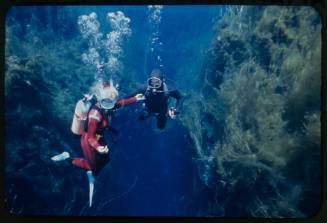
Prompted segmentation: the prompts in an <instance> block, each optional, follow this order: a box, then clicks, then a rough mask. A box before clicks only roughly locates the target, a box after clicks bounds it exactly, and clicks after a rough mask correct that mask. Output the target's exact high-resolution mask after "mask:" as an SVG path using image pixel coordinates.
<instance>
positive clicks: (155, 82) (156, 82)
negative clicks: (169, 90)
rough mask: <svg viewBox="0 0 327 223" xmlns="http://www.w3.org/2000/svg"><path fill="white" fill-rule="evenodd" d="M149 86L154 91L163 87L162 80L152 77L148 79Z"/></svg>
mask: <svg viewBox="0 0 327 223" xmlns="http://www.w3.org/2000/svg"><path fill="white" fill-rule="evenodd" d="M148 86H149V88H152V89H158V88H160V87H161V86H162V80H161V79H160V78H157V77H150V78H149V79H148Z"/></svg>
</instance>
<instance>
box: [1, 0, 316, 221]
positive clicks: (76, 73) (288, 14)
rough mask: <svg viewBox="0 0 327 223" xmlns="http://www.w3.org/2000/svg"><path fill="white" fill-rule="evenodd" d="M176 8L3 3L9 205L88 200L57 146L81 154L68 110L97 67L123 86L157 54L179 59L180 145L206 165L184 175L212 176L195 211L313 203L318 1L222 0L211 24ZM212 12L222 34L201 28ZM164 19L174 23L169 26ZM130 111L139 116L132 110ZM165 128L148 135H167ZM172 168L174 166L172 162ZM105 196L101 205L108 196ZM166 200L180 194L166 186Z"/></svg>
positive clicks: (135, 81) (245, 211)
mask: <svg viewBox="0 0 327 223" xmlns="http://www.w3.org/2000/svg"><path fill="white" fill-rule="evenodd" d="M168 8H169V6H151V7H148V8H146V9H147V10H144V12H143V11H142V13H143V14H142V13H140V12H141V11H137V10H139V9H133V10H135V11H133V10H132V9H128V7H126V8H124V10H122V11H124V13H122V12H121V11H119V10H117V9H116V8H115V9H113V8H110V7H108V8H104V9H101V8H97V9H96V8H95V7H93V8H89V9H86V8H83V7H80V8H74V7H59V6H58V7H57V6H51V7H14V8H12V9H11V10H10V11H9V12H8V14H7V17H6V27H5V28H6V30H5V31H6V33H5V89H4V91H5V122H6V125H5V139H6V140H5V205H6V207H7V209H8V211H9V212H10V213H12V214H19V215H25V214H26V215H34V214H37V215H85V214H86V213H87V211H86V209H87V200H88V197H87V196H88V195H87V194H86V193H85V188H87V181H86V176H85V174H84V173H83V172H82V171H80V170H79V169H77V168H72V167H71V165H70V164H69V163H64V164H61V165H60V168H59V167H58V165H56V164H54V163H52V162H51V160H50V159H49V157H51V156H52V155H54V154H56V153H59V152H62V150H63V149H64V150H67V151H68V152H69V153H71V154H74V155H80V154H79V152H80V150H79V140H78V139H76V138H74V137H73V135H72V133H71V132H70V125H71V118H72V114H73V111H74V107H75V103H76V102H77V101H78V100H79V99H80V98H81V96H82V94H83V93H87V92H89V91H90V90H92V89H90V87H91V86H92V85H93V84H94V83H95V80H97V79H102V78H103V79H105V78H106V77H108V75H109V74H110V75H112V77H113V78H114V79H115V80H116V81H117V82H118V83H119V85H120V87H119V90H120V95H122V96H124V95H126V94H128V93H131V91H132V90H135V89H136V88H137V87H138V86H139V85H140V84H142V83H144V82H145V80H146V77H147V73H148V72H149V71H150V70H151V69H152V68H153V67H152V66H153V65H155V66H157V67H161V68H164V69H166V70H168V71H170V72H167V73H168V74H169V75H171V76H169V77H168V78H170V79H173V80H174V83H173V84H174V85H175V86H174V87H177V88H178V89H180V90H181V91H182V92H183V95H185V100H184V103H183V109H182V112H181V114H180V115H179V124H182V125H183V126H184V127H185V129H186V130H187V132H186V133H187V134H185V135H186V136H184V137H185V138H186V139H189V138H190V139H191V141H190V143H188V144H189V145H191V146H190V148H186V147H185V148H183V150H181V151H188V149H190V150H192V152H191V151H190V153H189V154H188V153H185V154H183V156H185V157H187V156H190V159H192V161H194V165H195V166H196V168H197V169H198V175H199V177H200V178H201V180H199V181H197V179H194V180H193V185H195V186H193V188H192V187H190V188H191V189H190V188H188V189H189V190H190V191H191V190H193V191H191V192H190V193H193V194H194V197H196V198H199V197H200V196H201V195H202V194H201V193H200V190H201V189H199V188H202V186H203V185H204V187H206V188H208V191H207V192H208V193H207V194H206V195H207V196H208V198H207V197H205V196H204V195H203V197H204V198H203V200H201V201H200V199H199V200H197V199H195V200H194V204H191V205H190V206H192V205H193V206H194V207H195V208H194V210H195V209H197V212H192V213H191V214H190V213H188V216H226V217H268V218H283V217H291V218H297V217H308V216H312V215H314V214H316V213H317V211H318V210H319V207H320V203H321V194H320V193H321V182H320V177H321V173H320V165H321V163H320V160H321V159H320V152H321V132H320V129H321V122H320V117H321V107H320V104H321V94H320V93H321V29H322V28H321V21H320V18H319V15H318V13H317V12H316V11H315V10H314V9H313V8H311V7H295V6H294V7H293V6H287V7H286V6H283V7H281V6H267V7H259V6H229V7H227V8H224V9H217V15H216V16H215V17H213V18H212V19H211V20H213V21H214V23H215V24H214V27H211V24H209V23H208V24H202V23H203V22H202V20H199V19H197V18H196V16H194V17H193V16H192V17H186V16H185V18H186V19H188V20H186V23H187V24H192V30H188V31H185V32H181V29H180V27H187V24H182V23H181V24H179V23H178V22H176V19H175V18H174V17H171V18H169V19H170V20H169V19H168V18H167V17H168V15H173V12H170V11H169V9H168ZM182 8H183V7H182ZM166 9H167V10H166ZM129 10H130V11H129ZM165 10H166V11H165ZM177 10H178V9H177ZM179 10H181V9H179ZM93 11H96V13H94V12H93ZM132 12H133V13H135V15H133V16H134V17H132V16H131V14H132ZM136 12H137V13H139V14H137V13H136ZM169 13H171V14H169ZM133 18H136V19H133ZM144 18H146V19H148V21H147V20H146V19H145V20H144ZM167 21H169V22H170V23H169V22H167ZM178 25H179V26H178ZM209 26H210V29H211V28H212V29H214V35H213V36H211V35H210V34H207V35H205V36H204V35H203V33H201V32H203V30H206V27H209ZM203 27H204V28H203ZM210 31H211V30H210ZM163 33H169V34H170V33H174V35H170V36H169V38H168V37H165V38H164V36H163ZM194 34H195V35H194ZM204 40H205V41H204ZM206 41H207V42H210V44H209V48H208V47H207V44H206ZM167 65H168V66H167ZM169 69H171V70H169ZM166 70H164V71H166ZM172 71H173V72H172ZM171 73H172V74H171ZM173 75H174V76H173ZM168 78H167V79H168ZM169 84H170V83H169ZM125 115H126V117H128V118H130V119H133V118H134V113H133V112H125ZM134 121H135V120H134V119H133V120H132V121H131V122H134ZM128 124H129V120H125V122H124V123H122V125H123V126H125V127H126V128H130V126H129V125H128ZM136 126H137V125H136ZM171 126H173V127H171ZM169 127H171V129H172V128H174V127H176V124H173V123H169V124H168V128H169ZM131 129H132V128H131ZM171 129H170V130H171ZM165 131H166V130H165ZM136 132H137V130H136ZM144 133H145V131H139V134H140V135H142V134H143V135H144ZM149 134H150V133H149ZM156 134H157V133H156V132H155V133H153V132H151V134H150V135H155V136H156V137H157V138H155V139H160V137H159V136H158V134H157V135H156ZM161 134H162V135H163V133H161ZM134 135H137V134H135V133H134ZM177 135H178V134H177ZM180 135H183V133H179V135H178V136H180ZM165 139H172V140H176V141H178V140H180V138H179V137H177V136H172V135H170V136H167V135H165V137H163V138H161V141H160V143H161V144H160V148H162V151H164V152H163V154H164V155H165V156H164V157H168V156H169V155H171V153H168V152H166V151H167V148H166V147H167V145H168V144H165V143H167V142H166V141H165ZM152 141H154V140H152ZM152 141H151V140H149V144H151V143H152ZM126 142H127V141H126ZM126 144H127V143H126ZM176 144H177V145H181V144H183V142H182V141H181V142H180V143H179V144H178V143H176ZM189 145H187V146H189ZM142 149H143V150H142ZM139 151H146V152H147V153H146V154H141V153H140V154H137V155H139V156H141V157H142V156H144V157H148V158H149V157H150V158H151V156H154V153H150V152H149V151H147V150H146V148H141V149H139ZM193 154H196V157H191V156H193ZM156 155H157V156H162V154H161V155H160V154H159V155H158V154H156ZM128 159H130V160H133V159H136V158H133V157H132V156H131V157H128V158H126V160H128ZM117 162H120V161H117ZM131 162H132V161H131ZM178 162H179V160H178V161H176V163H177V164H176V165H179V166H183V165H182V164H181V163H178ZM142 163H146V164H147V163H158V164H159V163H160V162H159V161H158V162H156V161H152V162H151V161H149V160H142ZM160 164H162V163H160ZM123 165H126V169H128V168H130V169H137V167H134V166H131V167H128V168H127V165H128V164H123ZM169 165H170V164H169ZM141 166H142V165H141ZM184 166H187V165H186V164H184ZM187 167H188V168H189V166H187ZM169 168H171V166H169ZM169 168H168V167H166V169H167V174H168V173H169V174H172V173H171V172H173V171H174V170H172V171H171V172H168V169H169ZM121 169H122V170H121V171H122V172H121V173H119V172H118V173H114V174H112V175H114V176H117V179H115V180H113V181H115V182H111V184H112V185H113V186H112V188H114V187H115V186H116V187H120V186H121V185H119V183H118V182H120V181H119V179H120V178H124V177H128V176H130V175H128V173H124V172H123V169H124V168H121ZM144 169H146V168H145V167H144ZM148 169H149V170H147V171H148V172H147V173H151V172H154V171H153V170H152V169H151V168H148ZM188 171H189V169H187V171H186V172H187V173H188V174H189V175H191V174H190V173H189V172H188ZM109 172H110V171H109ZM145 172H146V171H145ZM190 172H191V171H190ZM192 176H193V175H192ZM111 177H112V176H111V175H110V176H108V177H107V178H108V179H113V177H112V178H111ZM172 179H175V178H172ZM130 181H131V182H132V183H131V185H129V184H128V187H127V186H126V185H125V187H127V189H128V190H126V191H127V192H124V193H123V195H125V193H129V192H130V191H133V190H135V188H136V187H138V186H139V185H142V183H143V184H144V182H142V176H139V177H135V178H132V179H130ZM116 184H117V185H116ZM72 185H73V186H72ZM103 185H105V184H104V183H103V184H101V185H100V186H99V187H103ZM176 185H178V182H177V183H176ZM134 186H135V188H134ZM129 188H131V189H129ZM142 189H143V190H144V191H146V190H147V188H142ZM164 189H166V187H165V188H164ZM172 190H175V188H172ZM140 191H142V190H140ZM163 191H164V190H163ZM147 193H148V192H147ZM123 195H122V196H123ZM106 197H109V196H107V195H103V196H102V198H101V199H102V200H103V202H104V203H103V204H99V207H101V206H105V205H106V204H107V203H108V202H111V200H109V201H107V200H105V198H106ZM118 197H119V196H118ZM209 198H210V199H209ZM117 200H118V199H117ZM117 200H115V201H117ZM139 200H142V199H141V198H140V199H135V200H134V202H136V201H139ZM183 200H188V198H184V197H182V196H181V197H178V196H177V195H176V198H175V201H176V202H175V203H174V204H172V205H177V204H182V205H183V204H184V203H183ZM190 200H192V199H190ZM132 201H133V200H132ZM165 201H166V202H171V201H170V200H169V199H168V197H167V199H166V200H165ZM178 202H180V203H178ZM145 203H146V202H145ZM148 205H149V208H150V206H154V205H153V204H151V202H149V204H148ZM161 205H162V207H164V206H167V205H166V204H165V203H163V204H161ZM197 205H199V207H198V206H197ZM201 205H202V206H201ZM136 206H140V205H139V203H137V205H136ZM200 206H201V207H200ZM109 208H110V207H109ZM188 208H189V207H188ZM99 209H100V208H99ZM139 210H141V209H139ZM185 210H186V208H185ZM192 210H193V209H192ZM101 211H102V212H104V210H101ZM126 213H127V214H128V213H129V212H126ZM130 213H135V212H130ZM153 213H163V212H159V211H158V212H153Z"/></svg>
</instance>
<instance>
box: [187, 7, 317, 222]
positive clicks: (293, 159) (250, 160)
mask: <svg viewBox="0 0 327 223" xmlns="http://www.w3.org/2000/svg"><path fill="white" fill-rule="evenodd" d="M320 78H321V23H320V18H319V15H318V13H317V12H316V11H315V10H314V9H313V8H310V7H279V6H268V7H233V8H231V9H230V10H228V11H227V13H225V15H224V16H223V17H222V18H221V19H220V20H219V21H218V22H217V24H216V37H215V39H214V40H213V42H212V46H211V48H210V49H209V51H208V53H207V65H206V67H205V69H203V71H202V73H201V76H200V82H199V83H196V84H194V86H195V88H196V89H197V91H198V92H200V94H198V95H197V96H196V95H194V94H193V95H192V96H191V97H189V98H188V100H186V101H185V104H184V106H185V107H186V108H187V110H188V111H189V113H188V114H187V115H184V116H183V117H182V119H183V122H184V124H185V125H186V127H188V128H189V130H190V136H191V137H192V139H193V141H194V145H195V148H196V151H197V153H198V157H199V160H200V161H199V165H200V171H201V175H202V178H203V180H204V182H205V183H206V184H207V185H208V186H209V187H211V188H214V190H215V191H216V194H217V195H216V197H215V199H214V200H215V201H214V203H215V204H214V206H215V210H216V213H223V214H222V215H224V216H233V217H235V216H243V217H244V216H245V217H248V216H252V217H277V218H282V217H306V216H312V215H314V214H316V213H317V211H318V209H319V207H320V196H321V194H320V191H321V188H320V184H321V182H320V174H321V173H320V147H321V144H320V141H321V133H320V128H321V126H320V115H321V114H320V109H321V108H320V102H321V99H320V90H321V79H320ZM208 142H209V143H208Z"/></svg>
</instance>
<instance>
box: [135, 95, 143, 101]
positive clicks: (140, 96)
mask: <svg viewBox="0 0 327 223" xmlns="http://www.w3.org/2000/svg"><path fill="white" fill-rule="evenodd" d="M135 98H136V101H143V100H145V96H144V95H143V94H137V95H135Z"/></svg>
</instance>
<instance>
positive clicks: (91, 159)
mask: <svg viewBox="0 0 327 223" xmlns="http://www.w3.org/2000/svg"><path fill="white" fill-rule="evenodd" d="M81 148H82V151H83V155H84V158H75V159H73V161H72V163H73V165H75V166H78V167H81V168H83V169H86V170H93V169H95V166H96V158H95V153H96V152H95V150H94V149H93V148H91V146H90V145H89V143H88V141H87V135H86V134H84V133H83V134H82V137H81Z"/></svg>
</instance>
